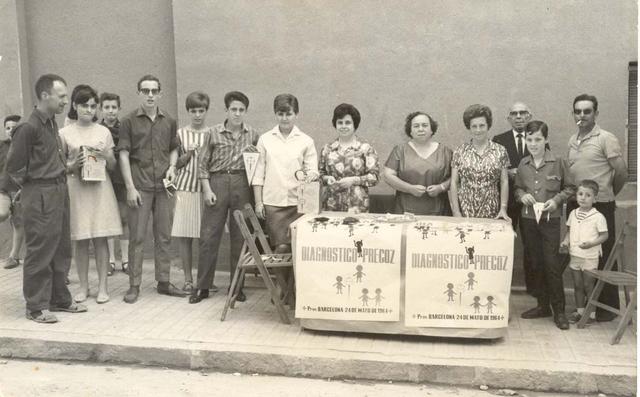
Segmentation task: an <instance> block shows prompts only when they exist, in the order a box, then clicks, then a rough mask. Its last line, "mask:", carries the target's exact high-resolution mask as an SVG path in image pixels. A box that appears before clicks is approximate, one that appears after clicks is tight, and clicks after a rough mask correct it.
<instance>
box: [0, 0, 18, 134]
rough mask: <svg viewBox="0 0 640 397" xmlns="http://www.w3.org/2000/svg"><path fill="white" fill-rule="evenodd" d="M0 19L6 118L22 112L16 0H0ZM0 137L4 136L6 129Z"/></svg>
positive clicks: (1, 105)
mask: <svg viewBox="0 0 640 397" xmlns="http://www.w3.org/2000/svg"><path fill="white" fill-rule="evenodd" d="M0 21H2V23H0V57H1V58H0V119H2V120H4V117H6V116H7V115H9V114H22V87H21V83H20V82H21V73H20V40H19V28H18V12H17V7H16V2H15V0H0ZM0 137H4V129H3V130H2V131H1V132H0ZM2 139H4V138H2Z"/></svg>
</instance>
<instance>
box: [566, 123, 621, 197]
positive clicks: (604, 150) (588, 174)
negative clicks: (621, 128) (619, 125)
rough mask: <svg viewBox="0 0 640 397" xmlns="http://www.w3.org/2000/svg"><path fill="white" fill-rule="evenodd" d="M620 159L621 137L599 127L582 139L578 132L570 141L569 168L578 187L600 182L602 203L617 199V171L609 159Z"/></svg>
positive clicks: (599, 193)
mask: <svg viewBox="0 0 640 397" xmlns="http://www.w3.org/2000/svg"><path fill="white" fill-rule="evenodd" d="M620 156H622V148H621V147H620V142H619V141H618V138H616V136H615V135H613V134H612V133H610V132H608V131H605V130H603V129H602V128H600V126H598V125H597V124H596V125H595V126H594V127H593V129H592V130H591V131H590V132H589V133H588V134H587V135H585V136H584V137H583V138H582V139H578V134H577V133H576V134H574V135H572V136H571V138H569V166H570V167H571V172H572V173H573V176H574V178H575V181H576V184H580V182H581V181H582V180H584V179H592V180H594V181H596V182H597V183H598V187H599V191H598V196H597V198H596V200H597V201H598V202H607V201H613V200H615V194H614V193H613V178H614V176H615V169H614V168H613V167H612V166H611V164H609V159H612V158H615V157H620Z"/></svg>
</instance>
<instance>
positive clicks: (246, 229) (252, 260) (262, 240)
mask: <svg viewBox="0 0 640 397" xmlns="http://www.w3.org/2000/svg"><path fill="white" fill-rule="evenodd" d="M233 217H234V219H235V221H236V223H237V224H238V227H239V228H240V232H241V233H242V237H243V239H244V243H243V244H242V249H241V251H240V258H239V259H238V266H237V267H236V272H235V273H234V275H233V280H231V286H230V287H229V293H228V295H227V300H226V302H225V304H224V309H223V310H222V316H221V317H220V321H224V319H225V317H226V315H227V311H228V310H229V307H231V308H233V307H234V305H235V301H236V298H237V296H238V293H239V292H240V290H241V289H242V284H243V283H244V276H245V274H246V272H247V271H248V270H256V269H257V270H258V272H259V273H260V276H261V277H262V280H263V281H264V284H265V286H266V287H267V290H269V295H271V300H272V301H273V303H274V305H275V306H276V309H277V311H278V315H279V316H280V320H281V321H282V322H283V323H285V324H291V320H289V315H288V314H287V310H286V309H285V307H284V299H283V298H281V296H280V295H281V291H282V292H287V293H288V291H289V290H290V286H291V284H292V283H291V281H292V280H289V282H287V280H285V279H284V278H283V277H281V276H279V275H278V274H277V270H278V269H286V268H290V269H293V261H292V256H291V254H274V253H273V251H272V250H271V247H270V246H269V243H268V242H267V238H266V236H265V234H264V232H263V231H262V227H261V226H260V223H259V222H258V218H257V217H256V214H255V213H254V212H253V208H252V207H251V205H250V204H247V205H245V207H244V209H243V210H242V211H241V210H235V211H234V212H233ZM258 245H259V246H260V247H258ZM270 269H273V270H276V271H275V272H274V273H276V274H271V273H270V272H269V270H270ZM291 273H292V272H291ZM274 279H275V280H276V283H274ZM287 293H285V299H286V295H287Z"/></svg>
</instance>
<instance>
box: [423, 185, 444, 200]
mask: <svg viewBox="0 0 640 397" xmlns="http://www.w3.org/2000/svg"><path fill="white" fill-rule="evenodd" d="M426 192H427V194H428V195H429V197H436V196H438V195H439V194H440V193H443V192H444V188H443V187H442V184H438V185H430V186H427V190H426Z"/></svg>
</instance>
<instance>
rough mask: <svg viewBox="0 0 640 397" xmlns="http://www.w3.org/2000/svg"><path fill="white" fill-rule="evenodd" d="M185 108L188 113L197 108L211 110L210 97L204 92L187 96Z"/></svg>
mask: <svg viewBox="0 0 640 397" xmlns="http://www.w3.org/2000/svg"><path fill="white" fill-rule="evenodd" d="M185 106H186V108H187V111H188V110H189V109H195V108H205V109H206V110H209V95H207V94H205V93H204V92H202V91H194V92H192V93H191V94H189V95H187V100H186V101H185Z"/></svg>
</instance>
